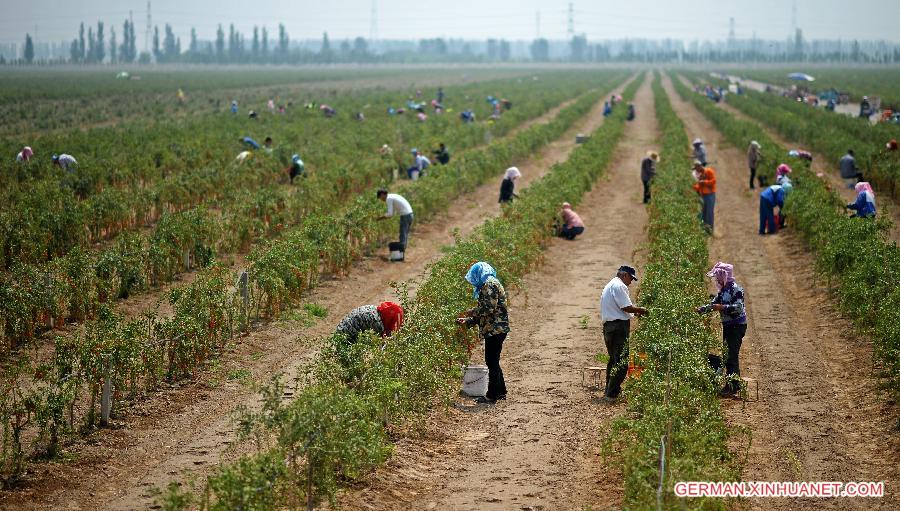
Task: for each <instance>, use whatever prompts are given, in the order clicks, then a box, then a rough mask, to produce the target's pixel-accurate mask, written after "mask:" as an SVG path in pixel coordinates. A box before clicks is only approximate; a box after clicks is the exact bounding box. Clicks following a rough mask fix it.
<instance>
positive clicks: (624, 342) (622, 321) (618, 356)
mask: <svg viewBox="0 0 900 511" xmlns="http://www.w3.org/2000/svg"><path fill="white" fill-rule="evenodd" d="M636 280H637V272H636V271H635V269H634V268H632V267H631V266H626V265H622V266H620V267H619V269H618V270H617V271H616V276H615V277H613V279H612V280H610V281H609V282H608V283H607V284H606V286H605V287H604V288H603V292H602V293H601V294H600V320H601V321H602V322H603V340H604V342H605V344H606V352H607V353H608V354H609V361H608V362H607V364H606V389H605V390H604V392H603V400H604V401H606V402H608V403H611V402H614V401H615V400H616V398H617V397H618V396H619V392H621V391H622V382H624V381H625V376H626V375H627V372H628V337H629V335H630V333H631V315H632V314H637V315H638V316H643V315H645V314H647V312H648V311H647V309H645V308H643V307H638V306H636V305H634V304H633V303H631V297H630V296H629V295H628V286H630V285H631V283H632V282H634V281H636Z"/></svg>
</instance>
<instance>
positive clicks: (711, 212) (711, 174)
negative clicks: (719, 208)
mask: <svg viewBox="0 0 900 511" xmlns="http://www.w3.org/2000/svg"><path fill="white" fill-rule="evenodd" d="M694 178H695V179H696V180H697V182H696V183H694V190H696V191H697V193H699V194H700V198H701V199H703V210H702V213H701V216H702V218H703V223H704V225H705V226H706V230H707V232H709V233H710V234H712V232H713V221H714V219H715V208H716V171H715V170H714V169H713V168H712V167H704V166H703V163H701V162H700V160H694Z"/></svg>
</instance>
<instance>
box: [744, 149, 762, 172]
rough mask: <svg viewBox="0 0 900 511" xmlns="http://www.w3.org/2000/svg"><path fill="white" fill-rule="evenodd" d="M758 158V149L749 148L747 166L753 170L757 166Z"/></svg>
mask: <svg viewBox="0 0 900 511" xmlns="http://www.w3.org/2000/svg"><path fill="white" fill-rule="evenodd" d="M759 157H760V154H759V149H757V148H755V147H752V146H751V147H750V149H749V150H748V151H747V166H748V167H750V168H751V169H755V168H756V167H757V166H758V165H759Z"/></svg>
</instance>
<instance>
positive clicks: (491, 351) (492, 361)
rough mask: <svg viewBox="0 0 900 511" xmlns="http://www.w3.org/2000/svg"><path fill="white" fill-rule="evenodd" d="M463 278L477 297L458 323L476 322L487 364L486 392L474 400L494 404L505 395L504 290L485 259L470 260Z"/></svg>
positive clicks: (506, 327) (506, 318) (506, 314)
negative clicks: (503, 364)
mask: <svg viewBox="0 0 900 511" xmlns="http://www.w3.org/2000/svg"><path fill="white" fill-rule="evenodd" d="M466 281H468V282H469V284H471V285H472V287H473V288H474V292H473V295H472V298H474V299H476V300H478V304H477V305H476V306H475V307H473V308H472V309H470V310H468V311H466V316H465V317H463V318H459V323H460V324H463V325H466V326H468V327H472V326H475V325H478V328H479V331H480V332H481V336H482V337H484V363H485V365H487V367H488V390H487V394H486V395H485V396H484V397H480V398H478V399H476V402H477V403H489V404H493V403H495V402H496V401H497V400H498V399H506V382H505V381H504V380H503V370H502V369H501V368H500V352H501V351H503V341H504V340H506V335H507V334H508V333H509V312H508V311H507V309H506V290H505V289H503V284H501V283H500V281H499V280H498V279H497V272H496V271H495V270H494V268H493V267H491V265H490V264H488V263H485V262H478V263H475V264H473V265H472V267H471V268H469V271H468V273H466Z"/></svg>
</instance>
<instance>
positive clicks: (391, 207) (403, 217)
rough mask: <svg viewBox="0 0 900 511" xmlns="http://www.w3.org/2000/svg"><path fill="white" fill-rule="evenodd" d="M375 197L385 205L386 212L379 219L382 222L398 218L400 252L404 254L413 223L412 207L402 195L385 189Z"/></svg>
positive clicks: (379, 191) (380, 190)
mask: <svg viewBox="0 0 900 511" xmlns="http://www.w3.org/2000/svg"><path fill="white" fill-rule="evenodd" d="M376 196H377V197H378V200H380V201H383V202H385V203H386V204H387V212H386V213H385V214H384V216H383V217H381V219H382V220H387V219H388V218H391V217H392V216H394V215H395V214H396V215H398V216H399V217H400V240H399V241H400V246H401V249H400V252H401V253H404V254H405V253H406V244H407V243H408V242H409V229H410V227H412V223H413V209H412V206H410V205H409V202H408V201H407V200H406V199H404V198H403V196H402V195H399V194H396V193H388V191H387V189H385V188H381V189H379V190H378V192H377V194H376ZM401 261H402V259H401Z"/></svg>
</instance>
